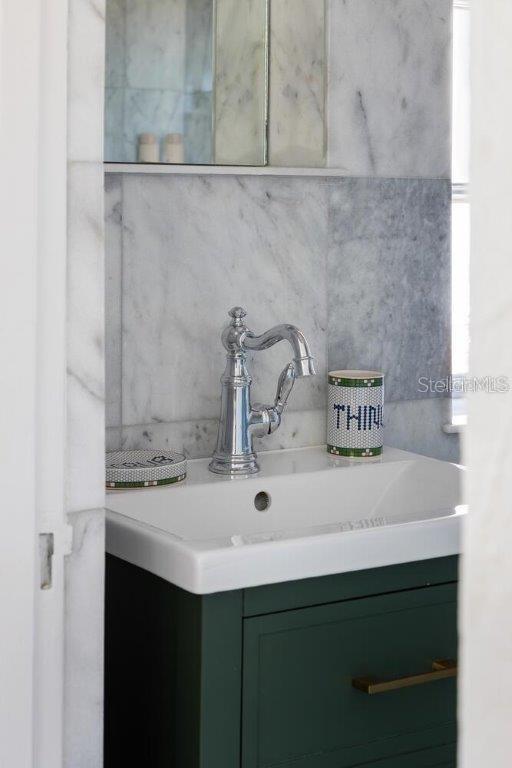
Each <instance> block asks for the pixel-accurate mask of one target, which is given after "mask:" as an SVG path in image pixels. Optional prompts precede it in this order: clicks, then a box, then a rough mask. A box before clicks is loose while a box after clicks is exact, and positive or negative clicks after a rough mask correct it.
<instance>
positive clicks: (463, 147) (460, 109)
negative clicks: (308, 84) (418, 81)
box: [452, 0, 470, 420]
mask: <svg viewBox="0 0 512 768" xmlns="http://www.w3.org/2000/svg"><path fill="white" fill-rule="evenodd" d="M469 13H470V11H469V0H454V8H453V106H452V374H453V375H454V376H463V375H465V374H467V372H468V358H469V253H470V202H469V194H468V182H469V136H470V124H469V108H470V94H469V52H470V39H469V33H470V15H469ZM463 412H464V403H463V402H462V401H459V402H457V397H456V396H455V397H454V400H453V416H454V418H456V420H458V419H459V418H460V417H461V415H463Z"/></svg>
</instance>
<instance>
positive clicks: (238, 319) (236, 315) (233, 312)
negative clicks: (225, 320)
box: [229, 307, 247, 325]
mask: <svg viewBox="0 0 512 768" xmlns="http://www.w3.org/2000/svg"><path fill="white" fill-rule="evenodd" d="M246 314H247V312H246V311H245V309H244V308H243V307H233V308H232V309H230V310H229V316H230V317H232V318H233V320H232V322H231V325H242V323H243V318H244V317H245V316H246Z"/></svg>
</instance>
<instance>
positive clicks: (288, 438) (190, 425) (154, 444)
mask: <svg viewBox="0 0 512 768" xmlns="http://www.w3.org/2000/svg"><path fill="white" fill-rule="evenodd" d="M218 424H219V422H218V419H197V420H195V421H180V422H166V423H153V424H140V425H134V426H124V427H108V428H107V430H106V445H107V450H108V451H116V450H131V449H133V450H135V449H144V448H146V449H151V448H162V449H169V448H172V449H174V450H178V451H182V452H183V453H184V454H185V455H186V456H187V458H189V459H201V458H205V457H207V456H211V454H212V453H213V451H214V450H215V444H216V441H217V430H218ZM325 435H326V416H325V409H316V410H308V411H288V412H286V413H285V415H284V417H283V421H282V424H281V426H280V428H279V429H278V431H277V432H274V434H272V435H268V436H267V437H265V438H255V440H254V447H255V449H256V450H257V451H271V450H276V449H279V450H280V449H283V448H303V447H306V446H308V445H321V444H322V443H324V442H325Z"/></svg>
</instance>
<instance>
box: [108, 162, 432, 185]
mask: <svg viewBox="0 0 512 768" xmlns="http://www.w3.org/2000/svg"><path fill="white" fill-rule="evenodd" d="M103 166H104V170H105V173H126V174H137V173H138V174H148V175H151V174H153V175H157V176H158V175H174V176H313V177H319V178H324V177H325V178H329V177H331V178H339V179H343V178H355V179H357V178H367V175H366V174H364V173H361V174H358V173H352V172H350V171H349V170H348V169H347V168H309V167H304V168H299V167H295V168H292V167H288V166H276V165H166V164H164V163H108V162H105V163H104V164H103ZM379 178H381V179H386V178H389V179H391V178H393V179H414V178H417V177H416V176H413V175H411V176H407V175H402V176H387V177H386V176H379ZM421 178H422V180H425V179H432V180H434V179H439V180H443V181H446V179H445V178H444V177H440V176H422V177H421Z"/></svg>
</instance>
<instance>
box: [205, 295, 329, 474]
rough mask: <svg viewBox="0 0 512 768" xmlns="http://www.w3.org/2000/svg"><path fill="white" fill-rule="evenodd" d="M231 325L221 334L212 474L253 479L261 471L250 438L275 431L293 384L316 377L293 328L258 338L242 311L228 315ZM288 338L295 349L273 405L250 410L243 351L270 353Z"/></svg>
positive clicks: (306, 350) (299, 333) (276, 329)
mask: <svg viewBox="0 0 512 768" xmlns="http://www.w3.org/2000/svg"><path fill="white" fill-rule="evenodd" d="M229 314H230V316H231V318H232V320H231V322H230V323H229V325H228V326H226V328H224V330H223V332H222V336H221V338H222V343H223V345H224V347H225V349H226V350H227V357H226V361H227V362H226V369H225V371H224V373H223V375H222V378H221V384H222V395H221V405H220V423H219V433H218V436H217V448H216V450H215V453H214V454H213V457H212V460H211V462H210V471H211V472H218V473H220V474H223V475H251V474H254V473H255V472H259V469H260V468H259V466H258V462H257V460H256V453H255V452H254V449H253V445H252V440H253V437H255V436H256V437H264V436H265V435H270V433H271V432H275V431H276V429H278V427H279V425H280V424H281V416H282V413H283V411H284V408H285V406H286V402H287V400H288V397H289V396H290V392H291V391H292V388H293V385H294V383H295V379H297V378H298V377H300V376H313V375H314V374H315V365H314V359H313V357H311V354H310V351H309V346H308V343H307V341H306V339H305V337H304V334H303V333H302V331H299V329H298V328H296V327H295V326H294V325H276V326H275V327H274V328H271V329H270V330H269V331H266V333H262V334H261V335H260V336H256V334H254V333H253V332H252V331H250V330H249V328H247V326H246V325H245V323H244V317H245V315H246V314H247V313H246V312H245V310H244V309H242V307H233V309H231V310H230V312H229ZM283 339H286V341H288V342H289V343H290V344H291V347H292V349H293V360H292V361H291V363H289V364H288V365H287V366H286V368H285V369H284V370H283V371H282V372H281V375H280V376H279V380H278V383H277V393H276V398H275V401H274V404H273V405H256V404H255V405H254V407H253V406H252V405H251V381H252V379H251V377H250V375H249V371H248V370H247V363H246V351H247V350H261V349H268V348H269V347H272V346H273V345H274V344H277V342H278V341H282V340H283Z"/></svg>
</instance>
